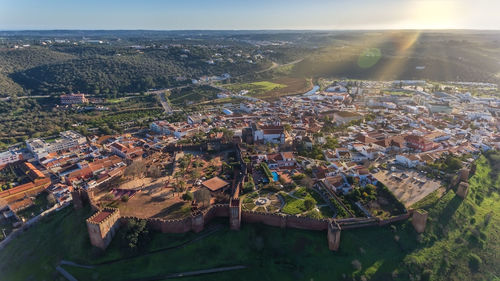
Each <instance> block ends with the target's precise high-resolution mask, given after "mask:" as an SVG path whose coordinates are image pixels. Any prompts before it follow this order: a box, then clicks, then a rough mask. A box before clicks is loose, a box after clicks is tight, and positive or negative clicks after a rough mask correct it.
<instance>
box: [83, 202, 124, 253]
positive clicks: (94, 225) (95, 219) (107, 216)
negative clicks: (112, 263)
mask: <svg viewBox="0 0 500 281" xmlns="http://www.w3.org/2000/svg"><path fill="white" fill-rule="evenodd" d="M119 220H120V210H119V209H114V208H104V209H102V210H100V211H98V212H97V213H95V214H94V215H92V216H91V217H90V218H88V219H87V231H88V233H89V237H90V243H91V244H92V245H93V246H95V247H98V248H101V249H103V250H104V249H106V247H108V245H109V243H111V240H112V239H113V236H114V235H115V233H116V230H117V229H118V227H120V222H119Z"/></svg>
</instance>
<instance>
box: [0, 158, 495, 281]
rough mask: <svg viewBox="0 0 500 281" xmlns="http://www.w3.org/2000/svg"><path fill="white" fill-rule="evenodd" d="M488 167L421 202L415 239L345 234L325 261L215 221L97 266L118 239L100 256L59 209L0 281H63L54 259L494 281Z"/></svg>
mask: <svg viewBox="0 0 500 281" xmlns="http://www.w3.org/2000/svg"><path fill="white" fill-rule="evenodd" d="M489 159H490V160H489V161H488V159H487V158H486V157H481V158H480V159H479V160H478V161H477V163H478V165H477V172H476V174H475V175H474V176H473V177H472V178H471V179H470V185H471V190H470V193H469V195H468V197H467V198H466V199H465V200H462V199H460V198H459V197H457V196H455V193H454V191H453V190H450V191H448V192H446V193H445V194H444V195H443V196H442V197H439V196H437V195H436V194H430V195H429V196H428V197H427V198H424V200H423V203H422V204H420V206H419V207H420V208H424V209H426V210H427V211H428V212H429V221H428V224H427V229H426V231H425V233H423V234H420V235H417V234H416V233H415V232H414V230H413V228H412V226H411V224H410V223H409V222H403V223H400V224H395V225H392V226H386V227H372V228H364V229H357V230H348V231H343V232H342V234H341V243H340V251H339V252H330V251H329V250H328V247H327V241H326V232H314V231H305V230H295V229H280V228H274V227H268V226H263V225H260V224H242V228H241V230H240V231H230V230H229V228H228V226H227V221H226V219H221V220H216V221H214V223H212V224H211V226H214V225H217V224H221V225H222V228H221V229H220V230H218V231H217V232H215V233H213V234H211V235H209V236H207V237H205V238H204V239H201V240H198V241H195V242H193V243H191V244H189V245H186V246H185V247H182V248H177V249H173V250H168V251H166V252H158V253H152V252H151V251H154V250H157V249H161V248H164V247H167V246H175V245H179V244H180V243H183V242H186V241H188V240H190V239H193V238H195V237H199V235H200V234H194V233H187V234H160V233H155V234H154V236H153V237H152V241H151V243H150V245H149V247H148V249H146V250H145V253H149V254H147V255H136V256H131V258H130V259H127V260H122V261H117V262H114V263H108V264H102V265H98V264H99V263H102V262H106V261H108V262H109V261H112V260H115V259H120V258H122V257H128V256H130V254H127V253H125V252H122V250H120V240H119V239H114V241H113V242H112V244H111V245H110V248H109V249H108V250H107V251H106V252H105V253H104V254H100V253H99V252H98V251H96V250H94V249H92V248H91V247H90V244H89V239H88V236H87V233H86V227H85V222H84V219H85V218H86V217H87V216H89V215H90V211H89V210H80V211H74V210H72V209H71V208H67V209H65V210H62V211H60V212H59V213H57V214H54V215H52V216H50V217H48V218H46V219H44V221H42V222H41V223H39V224H37V225H36V226H34V227H32V229H30V230H29V231H27V232H26V233H25V234H23V235H22V236H21V237H19V238H17V239H15V240H14V241H12V242H11V243H10V244H9V245H8V246H7V247H6V248H4V249H3V250H1V251H0V260H1V261H2V262H1V263H0V280H8V281H10V280H14V281H15V280H63V279H62V277H60V276H59V275H58V274H57V273H56V272H55V266H56V265H57V263H58V262H59V260H61V259H65V260H71V261H74V262H78V263H82V264H95V265H96V266H95V268H93V269H83V268H75V267H70V266H64V268H65V269H67V270H68V271H69V272H70V273H71V274H73V275H74V276H75V277H76V278H77V279H78V280H134V279H136V278H149V277H154V276H163V275H165V274H171V273H178V272H184V271H191V270H199V269H208V268H212V267H221V266H231V265H245V266H247V268H246V269H242V270H238V271H232V272H225V273H215V274H210V275H205V276H202V277H197V278H195V277H189V278H188V277H185V278H182V280H384V281H385V280H460V281H464V280H499V279H498V278H499V276H500V261H499V257H498V253H500V241H499V240H500V218H499V217H498V215H497V214H499V213H500V200H499V199H500V198H499V195H498V189H499V187H500V180H499V179H498V167H499V166H500V154H497V155H496V156H495V155H492V156H489ZM209 227H210V226H209ZM202 234H203V233H202ZM202 234H201V235H202ZM118 236H119V235H118ZM472 254H474V255H476V256H477V258H479V259H480V262H479V265H477V259H476V258H473V257H474V256H473V255H472ZM473 260H475V261H476V263H473V262H472V261H473ZM476 265H477V266H476ZM136 280H137V279H136ZM141 280H145V279H141ZM155 280H163V279H161V278H158V279H155Z"/></svg>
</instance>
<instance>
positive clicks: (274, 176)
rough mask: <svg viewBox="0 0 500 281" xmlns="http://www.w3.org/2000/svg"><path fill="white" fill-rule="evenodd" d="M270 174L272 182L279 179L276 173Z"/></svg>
mask: <svg viewBox="0 0 500 281" xmlns="http://www.w3.org/2000/svg"><path fill="white" fill-rule="evenodd" d="M271 174H272V175H273V181H278V179H279V177H278V173H276V172H271Z"/></svg>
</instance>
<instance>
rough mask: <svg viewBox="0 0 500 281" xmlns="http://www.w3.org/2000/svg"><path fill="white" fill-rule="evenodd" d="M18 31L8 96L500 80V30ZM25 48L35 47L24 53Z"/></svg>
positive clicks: (7, 51)
mask: <svg viewBox="0 0 500 281" xmlns="http://www.w3.org/2000/svg"><path fill="white" fill-rule="evenodd" d="M88 32H89V31H87V33H88ZM11 33H12V32H11ZM11 33H8V32H7V33H6V34H9V36H7V37H5V38H7V39H5V38H3V37H2V38H0V40H3V41H0V96H9V95H10V96H12V95H26V94H28V95H29V94H38V95H40V94H42V95H43V94H53V93H56V94H57V93H61V92H71V91H74V92H76V91H81V92H85V93H89V94H104V95H108V94H112V95H117V94H122V93H125V92H140V91H144V90H146V89H149V88H163V87H169V86H173V85H176V84H177V83H178V81H177V80H178V79H176V78H180V77H183V78H187V80H186V83H188V82H189V79H192V78H199V77H201V76H204V75H208V76H211V75H221V74H223V73H229V74H230V75H231V76H232V77H239V78H238V79H237V80H244V82H253V81H249V80H251V79H254V78H256V77H259V79H277V78H282V77H268V76H269V75H275V74H271V73H272V72H270V71H264V72H259V71H260V70H264V69H268V68H269V69H273V68H276V69H279V70H280V72H279V73H277V74H276V75H280V76H288V78H290V76H291V77H293V78H297V77H299V78H301V79H302V78H319V77H331V78H336V79H341V78H344V77H345V78H351V79H368V80H395V79H425V80H430V81H466V82H491V83H499V82H500V52H499V50H500V43H499V42H500V33H499V32H481V31H343V32H342V31H321V32H320V31H315V32H313V31H309V32H307V31H294V32H292V31H288V32H285V31H283V32H277V31H274V32H264V31H253V32H236V31H235V32H222V31H221V32H213V33H206V34H201V33H200V34H198V33H197V32H173V33H154V32H153V33H150V32H147V31H144V32H139V34H141V36H138V35H137V34H136V32H131V33H130V34H136V35H137V36H138V37H137V38H135V37H131V35H129V36H128V37H126V36H124V35H125V34H129V33H127V32H125V31H123V32H116V34H115V33H113V32H112V31H107V32H104V33H102V34H107V36H108V37H102V40H103V41H102V44H91V43H87V42H86V41H85V40H81V38H82V37H81V36H84V34H85V33H81V32H77V31H74V32H73V33H72V32H71V31H65V32H63V33H60V32H56V33H55V34H64V35H65V36H69V34H73V37H67V40H66V39H65V40H66V41H64V40H63V41H64V42H66V43H55V42H54V41H50V40H49V41H50V43H47V44H46V45H42V43H45V41H46V39H44V38H52V37H45V36H49V34H52V33H43V32H41V33H40V32H34V33H36V34H38V33H40V34H38V36H36V37H29V36H28V37H27V35H26V34H24V33H20V34H17V33H12V34H11ZM0 34H1V33H0ZM90 34H94V33H92V32H91V33H90ZM96 34H101V33H99V32H97V33H96ZM110 34H115V35H114V36H111V35H110ZM166 35H168V37H165V36H166ZM51 36H56V35H51ZM60 36H62V35H58V36H56V37H55V38H57V37H59V38H61V37H60ZM94 36H97V35H94ZM119 36H124V37H123V38H122V37H119ZM148 36H153V37H148ZM77 37H78V38H77ZM65 38H66V37H65ZM98 38H101V37H98ZM44 40H45V41H44ZM25 43H29V44H31V46H28V47H25V48H23V47H22V46H23V45H26V44H25ZM290 62H293V63H290ZM279 65H286V67H284V68H277V66H279ZM271 66H272V67H271ZM247 74H248V75H247ZM240 75H245V76H244V77H241V76H240ZM264 76H265V77H264ZM233 82H234V81H233Z"/></svg>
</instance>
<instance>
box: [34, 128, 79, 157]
mask: <svg viewBox="0 0 500 281" xmlns="http://www.w3.org/2000/svg"><path fill="white" fill-rule="evenodd" d="M59 135H60V136H61V137H60V138H58V139H55V140H54V141H52V142H46V141H45V140H42V139H38V138H37V139H29V140H27V141H26V146H27V147H28V150H29V151H30V152H31V153H33V156H35V159H37V160H39V159H40V158H43V157H44V156H46V155H48V154H49V153H52V152H59V151H62V150H66V149H71V148H74V147H77V146H80V145H83V144H85V143H87V139H86V138H85V137H84V136H82V135H80V134H78V133H77V132H75V131H65V132H61V133H60V134H59Z"/></svg>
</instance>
